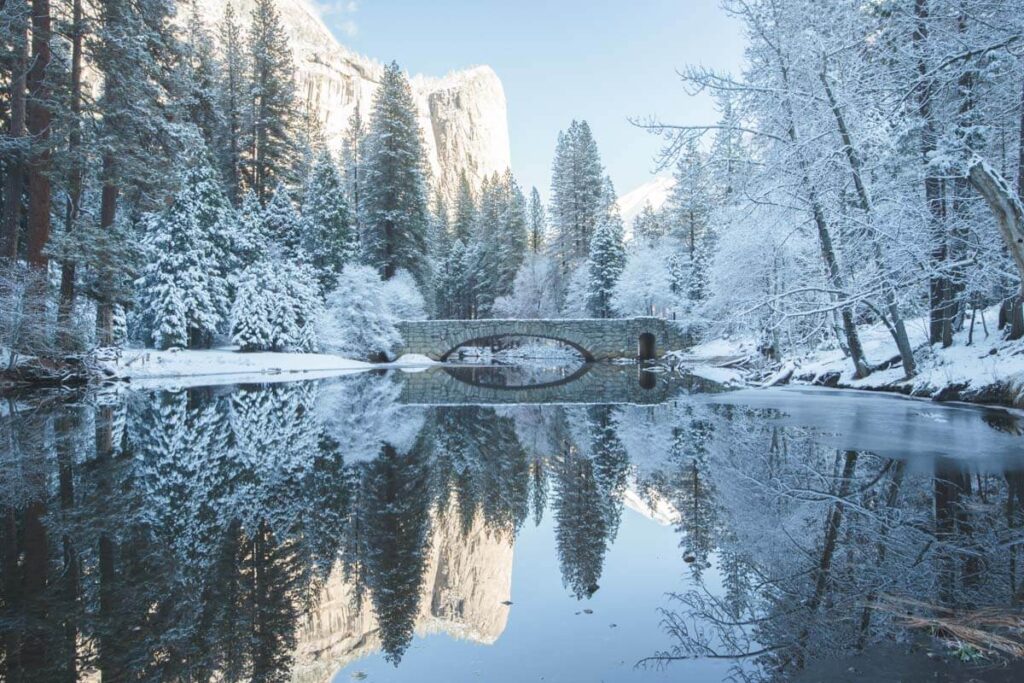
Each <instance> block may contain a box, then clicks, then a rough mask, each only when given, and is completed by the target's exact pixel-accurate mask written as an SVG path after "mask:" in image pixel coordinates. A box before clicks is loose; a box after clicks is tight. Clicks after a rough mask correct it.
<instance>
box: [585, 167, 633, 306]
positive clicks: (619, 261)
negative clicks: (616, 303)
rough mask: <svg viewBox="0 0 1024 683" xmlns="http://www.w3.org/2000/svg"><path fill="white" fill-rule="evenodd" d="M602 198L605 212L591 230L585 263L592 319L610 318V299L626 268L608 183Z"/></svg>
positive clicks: (612, 195)
mask: <svg viewBox="0 0 1024 683" xmlns="http://www.w3.org/2000/svg"><path fill="white" fill-rule="evenodd" d="M604 196H605V204H606V206H607V208H606V209H605V211H604V212H603V215H602V216H601V218H600V220H599V221H598V224H597V228H596V229H595V230H594V237H593V239H592V240H591V241H590V256H589V258H588V260H587V274H588V285H587V310H588V311H589V313H590V315H592V316H594V317H595V318H611V317H612V316H613V315H614V310H613V308H612V296H613V294H614V292H615V283H616V282H618V280H619V275H621V274H622V270H623V268H625V265H626V250H625V247H624V246H623V244H622V232H623V230H622V218H621V216H619V210H618V208H617V206H616V205H615V201H614V196H615V191H614V190H613V189H612V188H611V180H607V181H606V187H605V193H604Z"/></svg>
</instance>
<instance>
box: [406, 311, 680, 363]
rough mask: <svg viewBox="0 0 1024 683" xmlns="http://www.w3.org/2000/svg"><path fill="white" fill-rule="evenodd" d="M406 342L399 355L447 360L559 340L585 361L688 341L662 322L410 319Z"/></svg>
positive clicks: (638, 354)
mask: <svg viewBox="0 0 1024 683" xmlns="http://www.w3.org/2000/svg"><path fill="white" fill-rule="evenodd" d="M398 331H399V332H400V333H401V335H402V339H403V340H404V344H403V345H402V347H401V348H400V349H399V350H398V354H399V355H402V354H405V353H419V354H422V355H424V356H428V357H430V358H432V359H434V360H445V359H447V357H448V355H449V354H450V353H452V351H454V350H455V349H457V348H459V347H460V346H464V345H466V344H470V343H473V342H476V343H480V344H483V343H486V342H487V341H488V340H491V339H495V338H498V337H540V338H543V339H555V340H558V341H561V342H564V343H565V344H568V345H569V346H571V347H573V348H574V349H576V350H577V351H579V352H580V353H581V354H583V357H584V358H585V359H587V360H611V359H613V358H642V359H647V358H654V357H655V356H658V355H660V354H662V353H664V352H666V351H674V350H676V349H685V348H688V347H689V346H690V337H689V335H688V334H687V333H685V332H683V331H682V330H681V328H680V327H679V326H678V325H676V323H674V322H672V321H670V320H663V319H662V318H588V319H564V320H500V319H499V320H415V321H411V320H406V321H402V322H399V323H398Z"/></svg>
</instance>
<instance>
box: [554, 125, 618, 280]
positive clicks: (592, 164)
mask: <svg viewBox="0 0 1024 683" xmlns="http://www.w3.org/2000/svg"><path fill="white" fill-rule="evenodd" d="M603 178H604V168H603V167H602V165H601V156H600V154H599V152H598V150H597V143H596V142H595V141H594V136H593V134H592V133H591V132H590V126H589V124H587V122H586V121H573V122H572V123H571V124H570V125H569V129H568V130H567V131H564V132H560V133H559V134H558V144H557V146H556V147H555V161H554V164H553V165H552V169H551V201H550V205H549V207H548V217H549V219H550V222H551V229H552V235H551V246H552V249H553V250H554V252H555V255H556V257H557V259H558V260H559V263H560V264H561V267H562V269H563V272H565V273H568V272H569V271H571V270H572V266H573V264H575V263H576V262H578V261H580V260H582V259H586V258H587V251H588V249H589V247H590V241H591V237H592V236H593V234H594V228H595V226H596V224H597V222H598V220H599V219H600V217H601V207H602V199H601V195H602V186H603V182H604V181H603Z"/></svg>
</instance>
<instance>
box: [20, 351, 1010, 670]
mask: <svg viewBox="0 0 1024 683" xmlns="http://www.w3.org/2000/svg"><path fill="white" fill-rule="evenodd" d="M1022 435H1024V418H1021V417H1020V416H1019V415H1018V414H1016V413H1013V412H1010V411H1004V410H995V409H985V408H978V407H967V406H959V405H939V404H935V403H929V402H923V401H917V400H910V399H904V398H897V397H891V396H881V395H867V394H857V393H850V392H842V391H830V390H809V389H805V390H794V389H773V390H758V391H753V390H745V391H731V392H723V391H721V390H720V388H719V387H716V386H715V385H713V384H712V383H710V382H707V381H703V380H701V379H700V378H697V377H693V376H687V375H678V374H675V373H662V374H654V373H646V372H638V369H637V367H636V366H613V365H598V366H594V367H586V368H584V369H582V370H581V369H579V368H575V369H570V370H566V369H564V368H548V369H539V370H538V369H536V368H534V369H530V370H524V369H522V368H511V369H510V368H501V367H488V368H465V367H463V368H450V367H446V368H435V369H431V370H427V371H424V372H419V373H404V372H397V371H392V372H376V373H363V374H358V375H351V376H346V377H339V378H335V379H326V380H316V381H304V382H278V383H268V384H258V385H257V384H251V385H240V386H216V387H191V388H187V389H173V388H166V387H165V388H160V389H134V390H131V389H126V388H124V387H116V388H111V389H107V390H103V391H95V390H88V391H87V390H82V391H76V392H63V393H52V392H44V393H32V394H25V395H20V396H12V397H8V398H6V399H0V509H2V514H3V526H2V529H0V539H2V547H0V557H2V563H0V578H2V581H0V592H2V596H0V600H2V602H0V633H2V638H0V679H3V680H7V681H36V680H76V679H78V680H90V679H92V680H98V679H99V678H100V677H101V674H102V679H103V680H117V681H122V680H143V679H147V680H169V681H179V680H189V681H200V680H213V679H225V680H243V679H244V680H258V681H270V680H296V681H327V680H334V681H338V682H346V681H351V680H367V681H371V682H374V681H416V682H424V681H498V682H509V683H511V682H513V681H516V682H518V681H677V680H689V681H721V680H726V679H729V678H730V677H732V679H734V680H735V679H742V680H788V679H800V680H822V679H829V680H888V679H887V678H886V676H888V675H890V674H891V675H892V676H893V677H894V678H893V680H895V678H902V679H903V680H914V679H915V678H918V677H926V676H927V677H928V678H929V680H935V679H936V678H937V679H939V680H965V679H966V678H975V679H977V680H1014V679H1016V680H1019V676H1020V675H1021V670H1020V668H1019V665H1017V664H1013V663H1010V664H1009V665H1006V662H1007V661H1010V658H1009V657H1008V655H1007V654H1006V652H1005V648H1004V649H1001V648H1002V647H1003V646H1002V641H1000V640H998V639H997V637H1001V636H1006V635H1007V633H1008V632H1007V630H1006V629H1005V628H1004V627H1003V626H1001V625H1000V624H1001V623H1002V622H998V623H989V622H988V621H986V617H985V615H986V614H990V615H991V614H996V613H998V614H999V615H1003V616H1005V615H1006V614H1011V615H1012V614H1015V615H1017V617H1018V618H1019V615H1020V610H1019V604H1020V601H1021V599H1022V598H1024V557H1022V555H1024V549H1022V545H1024V507H1022V505H1024V437H1022ZM985 610H989V611H988V612H986V611H985ZM1013 610H1016V611H1015V612H1014V611H1013ZM963 624H968V625H969V626H970V627H971V628H973V629H974V630H972V631H970V633H971V634H974V635H973V636H972V637H957V634H960V636H963V635H964V634H965V633H967V631H964V630H957V629H958V628H959V626H958V625H963ZM978 633H981V634H982V635H981V636H977V634H978ZM1010 635H1012V634H1010ZM1019 636H1020V634H1019V633H1018V634H1016V642H1018V643H1019V642H1020V638H1019ZM1013 640H1014V639H1013V638H1010V642H1013ZM894 671H898V672H899V673H898V675H897V673H893V672H894Z"/></svg>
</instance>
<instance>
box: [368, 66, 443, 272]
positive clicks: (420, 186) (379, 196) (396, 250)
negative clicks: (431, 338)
mask: <svg viewBox="0 0 1024 683" xmlns="http://www.w3.org/2000/svg"><path fill="white" fill-rule="evenodd" d="M364 168H365V169H366V173H365V176H364V177H365V179H366V182H365V185H364V188H365V189H364V192H363V196H362V198H361V202H360V204H361V209H362V220H363V221H364V222H365V225H364V232H365V243H364V251H365V253H366V255H367V258H368V260H369V262H370V263H371V264H372V265H374V266H375V267H376V268H377V269H378V270H380V272H381V274H382V275H383V276H384V278H390V277H391V276H392V275H394V274H395V271H397V270H398V269H399V268H405V269H407V270H408V271H409V272H410V273H412V274H413V277H415V278H416V281H417V282H418V283H419V284H420V286H421V287H425V285H426V284H427V283H426V280H427V278H428V276H429V263H430V262H429V254H428V253H427V249H428V246H429V245H428V234H427V233H428V230H429V212H428V210H427V185H426V163H425V156H424V151H423V142H422V140H421V136H420V129H419V123H418V113H417V110H416V103H415V101H414V100H413V97H412V89H411V88H410V86H409V81H408V79H407V78H406V77H405V74H403V73H402V71H401V70H400V69H399V67H398V64H396V63H394V62H392V63H391V65H390V66H387V67H386V68H385V69H384V73H383V75H382V77H381V84H380V87H379V88H378V90H377V93H376V95H375V96H374V101H373V118H372V120H371V124H370V130H369V132H368V133H367V136H366V152H365V163H364Z"/></svg>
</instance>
